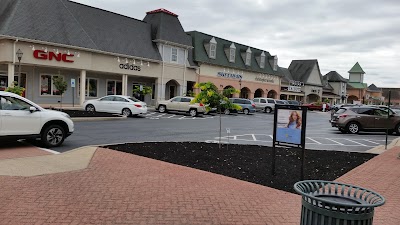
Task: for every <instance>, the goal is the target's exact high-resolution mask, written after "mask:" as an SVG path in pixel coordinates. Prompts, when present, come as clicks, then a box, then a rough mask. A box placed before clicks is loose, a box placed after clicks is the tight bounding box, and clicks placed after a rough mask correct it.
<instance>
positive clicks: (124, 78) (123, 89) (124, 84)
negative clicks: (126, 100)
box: [122, 74, 128, 95]
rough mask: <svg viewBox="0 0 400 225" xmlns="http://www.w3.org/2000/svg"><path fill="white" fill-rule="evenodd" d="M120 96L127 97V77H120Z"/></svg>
mask: <svg viewBox="0 0 400 225" xmlns="http://www.w3.org/2000/svg"><path fill="white" fill-rule="evenodd" d="M122 95H128V75H126V74H124V75H122Z"/></svg>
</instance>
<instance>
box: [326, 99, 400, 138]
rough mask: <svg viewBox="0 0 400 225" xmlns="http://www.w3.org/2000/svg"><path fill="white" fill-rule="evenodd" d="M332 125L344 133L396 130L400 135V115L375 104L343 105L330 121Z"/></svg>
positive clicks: (391, 131)
mask: <svg viewBox="0 0 400 225" xmlns="http://www.w3.org/2000/svg"><path fill="white" fill-rule="evenodd" d="M330 122H331V125H332V127H337V128H338V129H339V130H340V131H341V132H342V133H351V134H357V133H358V132H360V131H386V129H387V128H388V129H389V131H390V133H393V132H396V134H397V135H400V116H396V114H395V113H394V112H393V111H392V110H390V112H389V119H388V116H387V111H385V110H384V109H381V108H379V107H374V106H360V107H342V108H340V109H339V110H338V111H337V112H336V113H335V114H334V116H333V119H332V120H331V121H330Z"/></svg>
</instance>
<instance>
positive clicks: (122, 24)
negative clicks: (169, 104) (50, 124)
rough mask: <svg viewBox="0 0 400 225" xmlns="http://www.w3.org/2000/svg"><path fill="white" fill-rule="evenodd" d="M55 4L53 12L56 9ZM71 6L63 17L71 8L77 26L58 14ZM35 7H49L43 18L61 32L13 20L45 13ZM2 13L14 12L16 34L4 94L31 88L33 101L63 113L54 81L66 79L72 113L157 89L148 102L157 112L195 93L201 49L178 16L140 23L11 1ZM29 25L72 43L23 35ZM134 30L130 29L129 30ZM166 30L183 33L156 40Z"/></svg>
mask: <svg viewBox="0 0 400 225" xmlns="http://www.w3.org/2000/svg"><path fill="white" fill-rule="evenodd" d="M50 2H51V3H52V4H48V3H50ZM64 3H65V7H61V9H65V8H67V9H68V11H69V12H71V16H72V17H73V20H75V21H77V22H76V23H74V22H73V21H70V20H71V18H68V17H67V16H66V15H65V14H63V13H59V12H56V10H55V8H54V9H53V10H51V9H52V8H51V7H57V5H59V4H61V5H64ZM32 4H39V5H42V6H43V7H44V8H46V7H47V8H46V9H48V10H45V12H43V11H41V13H42V14H43V13H45V14H47V16H48V17H52V18H54V17H56V18H57V20H55V21H56V22H55V23H57V22H59V23H60V24H54V25H53V26H52V27H48V26H46V24H42V23H41V21H40V20H35V19H33V20H27V19H28V18H29V17H28V16H26V17H21V18H15V17H12V14H20V13H22V12H25V11H26V10H27V9H29V8H32V10H30V11H29V10H28V11H29V13H32V14H35V13H39V12H37V10H39V9H38V7H33V6H32ZM0 7H8V9H12V10H11V11H8V12H7V13H9V14H10V16H7V17H6V18H7V20H8V21H6V22H8V23H9V26H8V29H2V33H0V90H4V89H5V88H6V87H7V86H10V85H12V82H13V81H17V82H18V85H19V86H23V87H25V88H26V90H25V92H24V96H25V97H27V98H28V99H30V100H32V101H34V102H37V103H38V104H41V105H44V106H49V105H50V106H57V104H58V102H59V101H60V97H61V96H60V93H59V92H58V90H57V89H56V88H55V86H54V84H53V81H54V78H55V77H63V79H64V80H65V81H66V82H67V84H68V89H67V91H66V93H64V94H63V100H62V101H63V103H64V104H67V105H71V104H75V105H79V104H82V103H83V102H84V101H85V100H86V99H93V98H99V97H102V96H105V95H110V94H119V95H129V96H133V95H134V93H133V89H134V88H135V87H140V86H150V87H151V88H152V90H153V92H152V94H148V95H146V96H142V99H143V100H144V101H145V102H146V103H148V104H154V103H155V101H156V100H162V99H165V98H170V97H174V96H177V95H182V94H184V93H185V92H186V89H187V86H188V84H189V85H190V86H192V84H193V83H194V82H196V78H197V77H196V67H195V66H194V63H193V62H192V61H191V60H189V57H188V56H189V53H190V52H191V51H192V48H193V47H192V44H191V39H190V37H189V36H188V35H187V34H186V33H185V32H184V30H183V28H182V26H181V24H180V22H179V20H178V18H177V15H175V14H173V13H171V12H169V11H166V10H155V11H151V12H148V13H147V15H146V17H145V18H144V20H143V21H140V20H137V19H133V18H129V17H125V16H122V15H118V14H115V13H111V12H108V11H104V10H102V9H97V8H93V7H90V6H86V5H82V4H78V3H74V2H69V1H65V2H64V1H60V0H56V1H50V0H44V1H38V2H36V3H33V2H24V4H22V3H19V2H18V1H6V2H5V4H4V5H3V6H0ZM49 7H50V8H49ZM39 8H40V7H39ZM35 10H36V11H35ZM39 11H40V10H39ZM160 18H162V19H160ZM87 20H90V21H92V22H91V23H88V22H86V21H87ZM93 21H97V22H93ZM22 22H27V23H28V22H29V23H30V25H31V26H35V27H37V30H41V29H47V30H48V31H47V32H48V33H51V32H53V33H64V34H65V36H58V35H54V36H55V37H51V35H46V34H39V35H38V34H37V33H35V32H33V31H32V30H30V29H29V28H28V27H20V26H19V25H18V24H20V23H22ZM68 22H70V27H69V29H68V30H63V29H67V28H65V27H64V26H63V24H64V23H68ZM102 23H107V24H111V25H112V27H114V29H113V28H110V30H108V31H107V30H105V27H104V25H103V24H102ZM127 26H128V27H130V29H128V30H127V29H126V27H127ZM160 26H162V27H164V28H167V29H172V30H175V34H174V36H173V37H171V36H169V35H168V34H165V33H155V32H152V29H155V28H157V27H160ZM16 28H18V29H19V30H18V32H16V30H17V29H16ZM100 28H101V29H100ZM72 29H75V30H74V31H72ZM83 30H84V31H86V32H84V31H83ZM137 31H140V32H137ZM177 31H180V32H177ZM99 36H101V37H102V38H98V37H99ZM18 50H20V51H21V52H22V53H23V55H22V58H21V61H20V65H21V68H19V61H18V58H17V56H16V52H17V51H18ZM19 71H21V72H19ZM74 86H75V87H74ZM81 93H84V94H81Z"/></svg>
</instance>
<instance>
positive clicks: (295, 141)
mask: <svg viewBox="0 0 400 225" xmlns="http://www.w3.org/2000/svg"><path fill="white" fill-rule="evenodd" d="M306 123H307V107H304V106H295V105H275V115H274V135H273V144H272V148H273V153H272V158H273V159H272V160H273V161H272V174H273V175H275V174H276V146H284V147H295V148H301V149H302V159H301V179H302V180H303V179H304V155H305V154H304V152H305V145H306Z"/></svg>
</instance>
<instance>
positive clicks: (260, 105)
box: [253, 98, 276, 113]
mask: <svg viewBox="0 0 400 225" xmlns="http://www.w3.org/2000/svg"><path fill="white" fill-rule="evenodd" d="M253 102H254V104H255V105H256V110H257V111H259V110H262V111H264V112H266V113H272V112H273V111H274V110H275V103H276V100H275V99H272V98H254V99H253Z"/></svg>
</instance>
